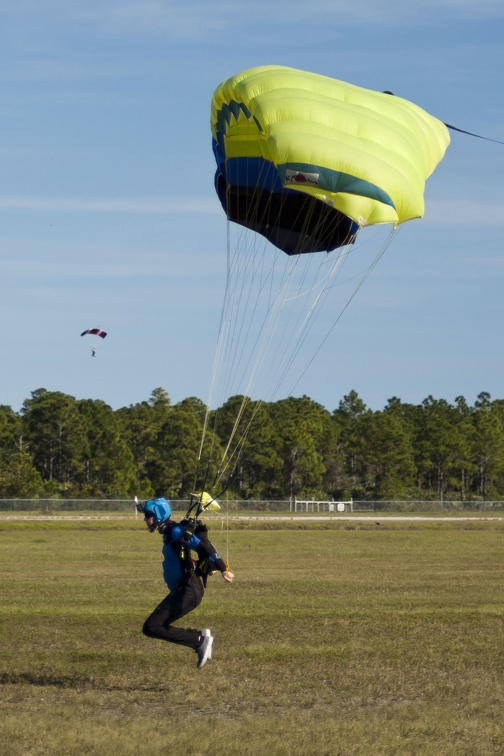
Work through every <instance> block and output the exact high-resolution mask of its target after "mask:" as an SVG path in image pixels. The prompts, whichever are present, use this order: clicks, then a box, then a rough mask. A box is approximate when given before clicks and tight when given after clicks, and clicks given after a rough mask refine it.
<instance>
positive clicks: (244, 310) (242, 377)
mask: <svg viewBox="0 0 504 756" xmlns="http://www.w3.org/2000/svg"><path fill="white" fill-rule="evenodd" d="M309 215H310V214H309V213H308V214H307V217H306V218H305V219H304V220H303V223H304V225H305V226H306V227H308V225H309V223H310V220H311V219H310V217H309ZM249 217H250V221H251V222H252V221H254V220H257V217H255V218H254V216H253V215H252V214H251V215H250V216H249ZM238 228H239V236H238V239H237V241H236V242H235V244H234V247H233V245H232V241H231V222H230V221H229V220H228V229H227V260H228V270H227V278H226V291H225V298H224V299H225V301H224V305H223V310H222V314H221V324H220V333H219V339H218V348H217V351H216V357H215V361H214V370H213V376H212V386H214V385H215V382H216V380H217V373H218V371H219V370H221V369H222V365H223V363H224V362H225V361H227V363H228V365H229V368H228V369H227V370H226V373H225V376H224V378H225V382H224V384H223V385H224V392H223V396H222V397H221V398H222V400H223V401H224V400H225V399H226V398H229V396H230V391H229V387H230V386H231V385H233V384H237V385H243V386H244V389H243V391H240V393H241V394H242V399H241V402H240V405H239V407H238V411H237V412H236V415H235V418H234V423H233V426H232V428H231V430H230V432H229V433H226V437H227V443H226V445H225V448H224V450H223V453H222V456H221V461H220V464H219V468H218V472H217V474H216V479H215V483H217V482H220V481H221V480H222V478H223V476H224V475H225V474H226V473H227V472H228V470H229V469H231V470H232V472H231V475H232V474H233V472H234V470H235V469H236V467H237V465H238V462H239V459H240V456H241V454H242V452H243V448H244V444H245V441H246V438H247V435H248V433H249V431H250V428H251V426H252V424H253V421H254V418H255V416H256V415H257V412H258V411H259V410H260V408H261V406H262V402H255V403H254V404H253V407H252V411H251V413H250V414H249V415H248V418H247V422H246V423H245V425H244V424H243V417H244V415H245V413H246V411H247V409H248V407H249V405H250V404H251V399H250V395H251V393H252V388H253V386H254V385H255V383H256V380H257V378H258V375H259V373H260V372H261V368H262V367H263V365H264V364H265V362H266V360H267V359H268V357H270V356H271V352H272V351H273V352H274V354H273V357H272V365H271V369H269V368H270V365H269V364H268V372H267V374H266V377H265V378H264V376H263V380H265V382H266V386H265V388H264V389H263V391H262V392H261V395H264V399H265V400H267V399H268V397H269V395H270V394H271V396H275V395H276V393H277V391H278V389H279V387H280V385H281V383H282V381H283V380H284V379H285V375H286V373H287V371H288V368H289V366H290V365H291V364H292V362H293V361H294V359H295V357H296V356H297V354H298V352H299V349H300V348H301V344H302V343H303V342H304V340H305V338H306V335H305V336H304V337H303V333H304V332H305V331H306V330H307V327H308V325H309V324H310V323H313V322H314V321H315V316H316V314H317V311H318V309H319V307H320V304H321V303H322V301H323V300H324V299H325V297H326V295H327V291H328V290H329V288H330V283H331V281H333V280H334V278H335V276H336V275H337V274H338V271H339V269H340V268H341V267H342V265H343V262H344V261H345V259H346V258H347V256H348V252H349V250H348V248H345V247H343V248H341V249H339V250H338V251H337V252H336V254H335V255H334V254H332V253H331V258H328V255H327V254H324V253H319V254H317V255H314V254H300V255H299V254H298V255H291V256H289V257H288V258H286V257H285V256H284V255H283V254H281V253H279V252H278V251H277V250H272V248H271V245H270V244H269V243H268V242H267V241H265V240H264V238H263V237H259V236H258V235H257V234H252V233H251V232H250V231H249V230H247V229H244V228H243V227H242V226H240V227H238ZM233 230H236V226H234V225H233ZM315 261H316V263H315ZM296 277H297V278H296ZM253 294H254V296H252V295H253ZM310 297H311V299H312V301H311V304H310V305H309V307H308V311H307V312H305V311H304V310H299V308H298V312H297V313H296V312H295V311H293V312H290V313H289V312H285V308H286V305H287V306H288V307H290V306H291V303H295V302H296V300H302V305H303V307H304V305H305V304H306V300H307V299H308V298H310ZM260 308H262V309H261V311H260V313H259V309H260ZM280 315H282V318H283V320H282V321H281V322H280ZM274 335H275V338H276V341H275V342H274V345H273V348H272V339H273V336H274ZM268 352H269V353H270V354H268ZM246 376H248V378H247V377H246ZM208 406H209V407H210V406H211V402H209V405H208ZM218 406H219V405H218ZM214 419H215V423H214V426H213V431H214V438H216V437H217V435H218V425H219V422H220V419H219V412H218V410H217V411H216V413H215V416H214ZM207 427H208V425H207ZM202 452H203V442H202V444H201V454H202Z"/></svg>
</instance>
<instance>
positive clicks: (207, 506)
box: [191, 491, 220, 512]
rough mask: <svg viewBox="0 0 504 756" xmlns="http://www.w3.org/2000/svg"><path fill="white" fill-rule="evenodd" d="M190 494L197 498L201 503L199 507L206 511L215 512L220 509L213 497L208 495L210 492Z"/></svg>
mask: <svg viewBox="0 0 504 756" xmlns="http://www.w3.org/2000/svg"><path fill="white" fill-rule="evenodd" d="M191 496H194V497H195V498H197V499H198V501H199V502H200V503H201V508H202V509H203V510H205V511H206V512H208V511H209V510H210V511H213V512H217V511H218V510H219V509H220V506H219V503H218V501H217V500H216V499H214V498H213V496H210V494H209V493H207V492H206V491H200V492H199V493H192V494H191Z"/></svg>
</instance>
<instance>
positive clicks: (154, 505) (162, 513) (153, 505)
mask: <svg viewBox="0 0 504 756" xmlns="http://www.w3.org/2000/svg"><path fill="white" fill-rule="evenodd" d="M142 511H143V513H144V517H152V515H154V517H155V518H156V522H155V526H156V527H157V526H158V525H161V524H162V523H163V522H166V520H169V519H170V515H171V507H170V505H169V503H168V502H167V501H166V499H165V498H163V497H162V496H160V497H159V498H157V499H149V500H148V501H146V502H145V503H144V505H143V508H142Z"/></svg>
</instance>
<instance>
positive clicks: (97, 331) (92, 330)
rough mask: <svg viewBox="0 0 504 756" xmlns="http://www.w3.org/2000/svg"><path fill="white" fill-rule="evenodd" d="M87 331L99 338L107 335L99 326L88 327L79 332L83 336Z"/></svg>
mask: <svg viewBox="0 0 504 756" xmlns="http://www.w3.org/2000/svg"><path fill="white" fill-rule="evenodd" d="M87 333H92V334H94V335H95V336H100V338H102V339H104V338H105V336H106V335H107V332H106V331H102V329H101V328H88V329H87V331H83V332H82V333H81V336H85V335H86V334H87Z"/></svg>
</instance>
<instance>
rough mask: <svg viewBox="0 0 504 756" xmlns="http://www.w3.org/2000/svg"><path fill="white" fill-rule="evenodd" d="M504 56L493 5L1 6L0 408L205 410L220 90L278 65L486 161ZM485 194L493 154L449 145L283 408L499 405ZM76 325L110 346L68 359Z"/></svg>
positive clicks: (214, 286) (83, 344)
mask: <svg viewBox="0 0 504 756" xmlns="http://www.w3.org/2000/svg"><path fill="white" fill-rule="evenodd" d="M503 38H504V4H503V3H502V2H501V0H478V2H476V1H474V2H473V0H432V1H430V0H421V2H420V1H418V2H417V1H416V0H412V1H411V2H409V3H406V2H404V0H397V1H396V0H383V2H381V3H376V2H375V0H352V1H350V0H348V1H347V0H344V1H342V0H331V2H328V1H327V0H311V2H310V3H306V2H305V0H302V1H298V0H290V1H289V2H284V0H276V2H275V3H271V2H270V1H268V2H260V1H259V2H256V3H254V4H253V5H251V4H249V3H245V2H241V1H240V0H235V1H234V2H220V1H219V0H216V1H215V2H212V3H209V2H207V1H206V0H205V2H195V1H193V0H184V1H183V2H169V0H165V1H164V2H162V1H161V0H117V2H116V0H99V1H98V0H85V1H83V2H81V1H80V0H73V1H71V2H68V0H45V2H44V3H40V2H39V1H38V0H16V2H15V3H12V2H7V1H6V0H3V1H0V81H1V92H2V97H1V100H0V109H1V118H0V135H1V138H0V162H1V166H2V168H1V171H0V281H1V297H0V316H1V319H2V329H1V331H0V339H1V353H2V355H3V361H2V362H3V365H2V371H1V373H0V404H5V405H10V406H11V407H12V408H13V409H14V410H16V411H18V410H19V409H20V408H21V406H22V403H23V401H24V400H25V399H27V398H29V396H30V394H31V392H32V391H34V390H36V389H38V388H46V389H48V390H50V391H63V392H65V393H68V394H71V395H72V396H75V397H77V398H79V399H80V398H93V399H103V400H104V401H106V402H107V403H108V404H110V405H111V406H112V407H113V408H118V407H122V406H127V405H129V404H134V403H136V402H140V401H143V400H147V399H148V398H149V396H150V394H151V391H152V390H153V389H154V388H156V387H158V386H161V387H163V388H165V389H166V391H167V392H168V394H169V395H170V397H171V399H172V401H173V402H177V401H180V400H181V399H183V398H185V397H188V396H197V397H199V398H200V399H202V400H203V401H206V399H207V396H208V390H209V382H210V371H211V364H212V360H213V355H214V350H215V346H216V338H217V329H218V324H219V316H220V308H221V300H222V295H223V290H224V282H225V258H226V220H225V217H224V214H223V212H222V210H221V208H220V205H219V203H218V200H217V198H216V196H215V194H214V189H213V174H214V159H213V155H212V151H211V136H210V128H209V109H210V100H211V96H212V93H213V91H214V89H215V88H216V87H217V85H218V84H219V83H220V82H221V81H222V80H224V79H225V78H227V77H229V76H231V75H233V74H235V73H238V72H239V71H241V70H242V69H245V68H248V67H251V66H256V65H263V64H270V63H274V64H281V65H288V66H293V67H296V68H302V69H305V70H309V71H314V72H317V73H321V74H325V75H329V76H334V77H335V78H339V79H343V80H345V81H349V82H352V83H354V84H358V85H360V86H364V87H368V88H370V89H378V90H384V89H388V90H391V91H393V92H394V93H395V94H397V95H400V96H402V97H405V98H407V99H410V100H412V101H414V102H416V103H417V104H418V105H420V106H422V107H424V108H425V109H426V110H427V111H429V112H430V113H432V114H433V115H436V116H437V117H439V118H440V119H441V120H443V121H445V122H447V123H450V124H454V125H456V126H459V127H460V128H463V129H467V130H469V131H472V132H476V133H478V134H483V135H487V136H489V137H492V138H494V139H497V140H502V141H504V94H503V93H504V60H503V58H504V46H503V42H502V40H503ZM503 179H504V146H502V145H499V144H492V143H491V142H486V141H483V140H480V139H474V138H471V137H468V136H463V135H460V134H452V143H451V145H450V147H449V149H448V151H447V154H446V157H445V159H444V160H443V162H442V163H441V164H440V165H439V167H438V168H437V170H436V172H435V173H434V175H433V176H432V177H431V178H430V179H429V180H428V183H427V190H426V212H425V217H424V219H422V220H419V221H413V222H410V223H407V224H404V225H403V226H402V227H401V228H400V229H399V232H398V233H397V235H396V238H395V239H394V241H393V243H392V245H391V246H390V247H389V249H388V250H387V252H386V253H385V255H384V257H383V258H382V260H381V261H380V263H379V264H378V265H377V267H376V268H375V270H374V271H373V273H372V274H371V275H370V276H369V278H368V279H367V280H366V282H365V284H364V286H363V287H362V288H361V289H360V290H359V292H358V294H357V296H356V297H355V298H354V299H353V301H352V302H351V304H350V306H349V307H348V308H347V310H346V311H345V313H344V315H343V317H342V318H341V319H340V321H339V322H338V325H337V327H336V328H334V329H333V330H332V332H331V333H330V335H329V337H328V339H327V341H326V342H325V344H324V346H323V348H322V349H321V350H320V351H319V352H318V353H317V355H316V357H315V359H314V361H313V362H312V364H311V365H310V367H309V369H308V370H307V371H306V373H305V374H304V376H303V377H302V379H301V381H300V382H299V384H298V385H297V386H296V389H295V392H294V393H295V395H302V394H307V395H308V396H310V397H311V398H312V399H314V400H316V401H318V402H320V403H321V404H322V405H323V406H325V407H326V408H327V409H329V410H333V409H335V408H336V407H337V406H338V403H339V401H340V400H341V398H342V397H343V396H344V395H345V394H347V393H348V392H349V391H351V390H355V391H357V392H358V394H359V395H360V396H361V398H362V399H363V400H364V402H365V403H366V404H367V406H369V407H371V408H372V409H376V410H378V409H382V408H383V407H384V406H385V405H386V403H387V400H388V399H389V398H390V397H392V396H397V397H399V398H400V399H401V400H402V401H404V402H413V403H420V402H421V401H422V400H423V399H425V398H426V397H427V396H429V395H433V396H434V397H436V398H444V399H447V400H448V401H453V400H454V399H455V397H457V396H461V395H462V396H464V397H465V398H466V400H467V401H468V402H469V403H470V404H472V403H474V401H475V399H476V397H477V395H478V394H479V393H480V392H481V391H487V392H489V393H490V394H491V396H492V397H493V398H503V397H504V389H503V386H502V380H503V379H502V375H503V373H504V358H503V344H502V333H503V326H504V306H503V305H502V292H503V291H504V286H503V284H504V254H503V243H502V231H503V226H504V180H503ZM91 326H99V327H101V328H104V329H105V330H107V331H108V334H109V335H108V337H107V339H105V341H103V342H100V343H96V341H91V340H88V337H86V338H83V339H81V338H80V336H79V334H80V332H81V331H83V330H84V329H85V328H88V327H91ZM89 338H90V337H89ZM92 345H95V346H96V347H97V356H96V359H93V358H91V346H92ZM255 398H257V397H255Z"/></svg>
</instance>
